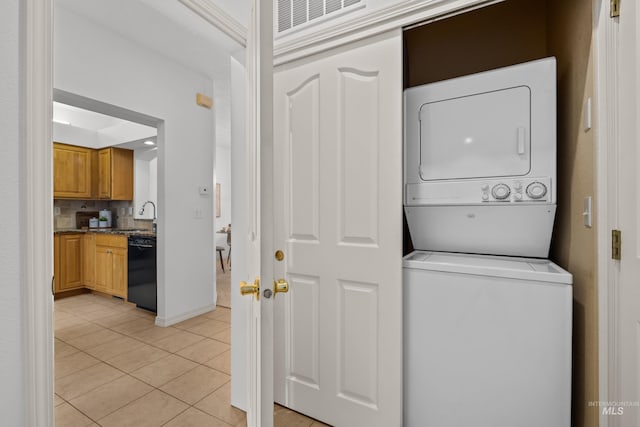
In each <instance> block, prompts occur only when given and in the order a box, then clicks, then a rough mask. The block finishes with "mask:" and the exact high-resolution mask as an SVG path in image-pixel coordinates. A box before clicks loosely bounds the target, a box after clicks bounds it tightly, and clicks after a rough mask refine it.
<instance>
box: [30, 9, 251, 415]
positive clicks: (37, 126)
mask: <svg viewBox="0 0 640 427" xmlns="http://www.w3.org/2000/svg"><path fill="white" fill-rule="evenodd" d="M191 3H192V4H196V5H197V4H202V5H206V4H208V3H206V2H203V1H201V0H192V1H191ZM209 12H210V13H211V14H214V12H216V11H211V10H209ZM208 18H211V15H210V16H208ZM223 18H224V19H223V21H226V22H229V19H230V18H229V17H228V16H226V15H225V16H224V17H223ZM19 20H20V37H21V41H22V43H21V45H22V48H21V63H20V70H21V73H22V75H23V76H24V77H23V79H22V82H21V88H20V89H21V95H20V101H21V105H20V117H21V120H22V123H21V128H22V134H21V143H22V149H21V160H20V175H19V178H20V183H21V186H20V191H21V194H22V196H23V198H22V202H21V204H20V206H19V210H20V212H21V214H23V215H24V219H23V221H22V226H21V234H22V235H23V237H24V241H23V243H22V245H21V253H20V255H21V259H22V261H21V265H20V270H21V277H22V282H21V283H20V286H21V288H22V310H21V312H22V319H21V320H22V334H23V347H22V352H23V354H24V359H23V360H24V363H23V378H24V380H23V384H24V390H23V402H24V405H23V417H24V424H25V425H30V426H53V425H54V408H53V394H54V386H53V384H54V382H53V360H54V339H53V338H54V337H53V292H52V290H53V279H54V278H53V204H52V203H51V200H53V184H52V179H51V177H52V176H53V162H52V159H53V148H52V145H51V141H52V133H53V131H52V124H51V117H52V103H53V0H23V1H22V2H21V8H20V15H19ZM208 21H209V22H210V23H212V25H216V22H217V21H216V20H215V19H213V21H215V22H212V19H208ZM216 26H218V25H216ZM240 27H241V26H240ZM219 29H220V30H222V31H223V32H225V33H226V34H227V35H229V36H230V37H232V38H233V39H234V40H235V39H237V38H238V37H239V34H238V33H240V36H241V35H242V34H241V33H242V32H241V31H240V32H238V27H234V28H227V27H222V26H220V27H219ZM241 44H242V43H241Z"/></svg>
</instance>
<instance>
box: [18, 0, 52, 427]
mask: <svg viewBox="0 0 640 427" xmlns="http://www.w3.org/2000/svg"><path fill="white" fill-rule="evenodd" d="M21 6H22V7H21V10H20V12H21V14H20V19H21V22H20V24H21V25H20V27H21V29H20V31H21V38H22V46H23V49H22V50H23V52H22V55H21V58H22V64H20V65H21V69H22V75H23V76H24V78H23V81H22V84H21V86H22V87H21V90H22V94H21V97H22V100H21V101H22V105H21V117H22V120H23V122H22V130H23V131H22V132H23V133H22V146H23V149H22V153H21V164H20V171H21V172H20V182H21V183H22V185H21V190H20V191H21V193H22V196H23V199H22V200H23V201H22V203H21V206H20V212H21V213H22V214H23V215H24V220H23V221H24V222H23V225H22V230H21V231H22V235H23V236H24V242H23V245H22V247H21V255H22V265H21V266H20V267H21V272H22V278H23V283H22V284H21V286H22V289H23V298H22V302H23V306H22V314H23V315H22V322H23V325H22V326H23V338H24V347H23V353H24V372H23V375H24V381H23V384H24V424H25V425H33V426H36V425H37V426H52V425H53V423H54V415H53V393H54V390H53V292H52V289H53V286H52V285H53V283H52V281H53V204H52V203H51V201H52V200H53V185H52V180H51V177H52V176H53V171H52V169H53V162H52V159H53V148H52V145H51V138H52V124H51V117H52V105H53V104H52V103H53V56H52V54H53V0H24V1H23V2H22V5H21ZM50 284H51V286H52V287H51V288H50V287H49V286H50Z"/></svg>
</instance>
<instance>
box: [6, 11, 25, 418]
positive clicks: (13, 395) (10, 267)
mask: <svg viewBox="0 0 640 427" xmlns="http://www.w3.org/2000/svg"><path fill="white" fill-rule="evenodd" d="M19 5H20V0H2V2H0V57H1V58H2V60H1V61H0V82H2V83H1V84H0V141H2V142H1V143H0V200H2V209H0V378H2V380H1V381H0V414H2V424H3V425H7V426H21V425H23V424H24V422H23V410H24V405H23V403H24V402H23V387H22V384H23V379H22V374H23V363H22V360H23V359H24V357H23V354H22V322H21V314H22V311H21V306H22V300H21V282H22V280H23V276H24V272H23V271H21V269H20V263H21V257H20V251H21V245H20V241H21V240H22V239H21V236H22V234H23V233H22V232H21V227H22V226H24V224H21V222H20V219H21V217H22V215H21V212H20V211H21V210H20V197H19V196H20V175H21V171H20V169H19V165H20V163H21V162H20V110H19V108H20V104H21V102H20V92H19V91H20V75H21V72H20V71H21V70H20V68H21V66H20V58H19V48H20V43H19V26H18V23H19V22H20V12H19Z"/></svg>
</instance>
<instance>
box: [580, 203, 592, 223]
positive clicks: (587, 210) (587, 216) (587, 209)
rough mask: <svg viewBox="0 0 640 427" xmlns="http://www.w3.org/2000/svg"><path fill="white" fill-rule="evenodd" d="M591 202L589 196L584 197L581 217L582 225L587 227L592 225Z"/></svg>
mask: <svg viewBox="0 0 640 427" xmlns="http://www.w3.org/2000/svg"><path fill="white" fill-rule="evenodd" d="M591 212H592V202H591V196H589V197H585V198H584V210H583V212H582V217H583V218H584V226H585V227H587V228H591V227H592V223H591V218H592V214H591Z"/></svg>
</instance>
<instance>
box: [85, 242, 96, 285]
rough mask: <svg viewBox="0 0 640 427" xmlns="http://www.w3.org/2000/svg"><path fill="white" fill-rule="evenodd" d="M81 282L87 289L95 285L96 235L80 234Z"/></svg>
mask: <svg viewBox="0 0 640 427" xmlns="http://www.w3.org/2000/svg"><path fill="white" fill-rule="evenodd" d="M82 251H83V257H82V283H84V286H85V287H87V288H89V289H94V288H95V286H96V235H95V234H94V233H85V234H84V235H83V236H82Z"/></svg>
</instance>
